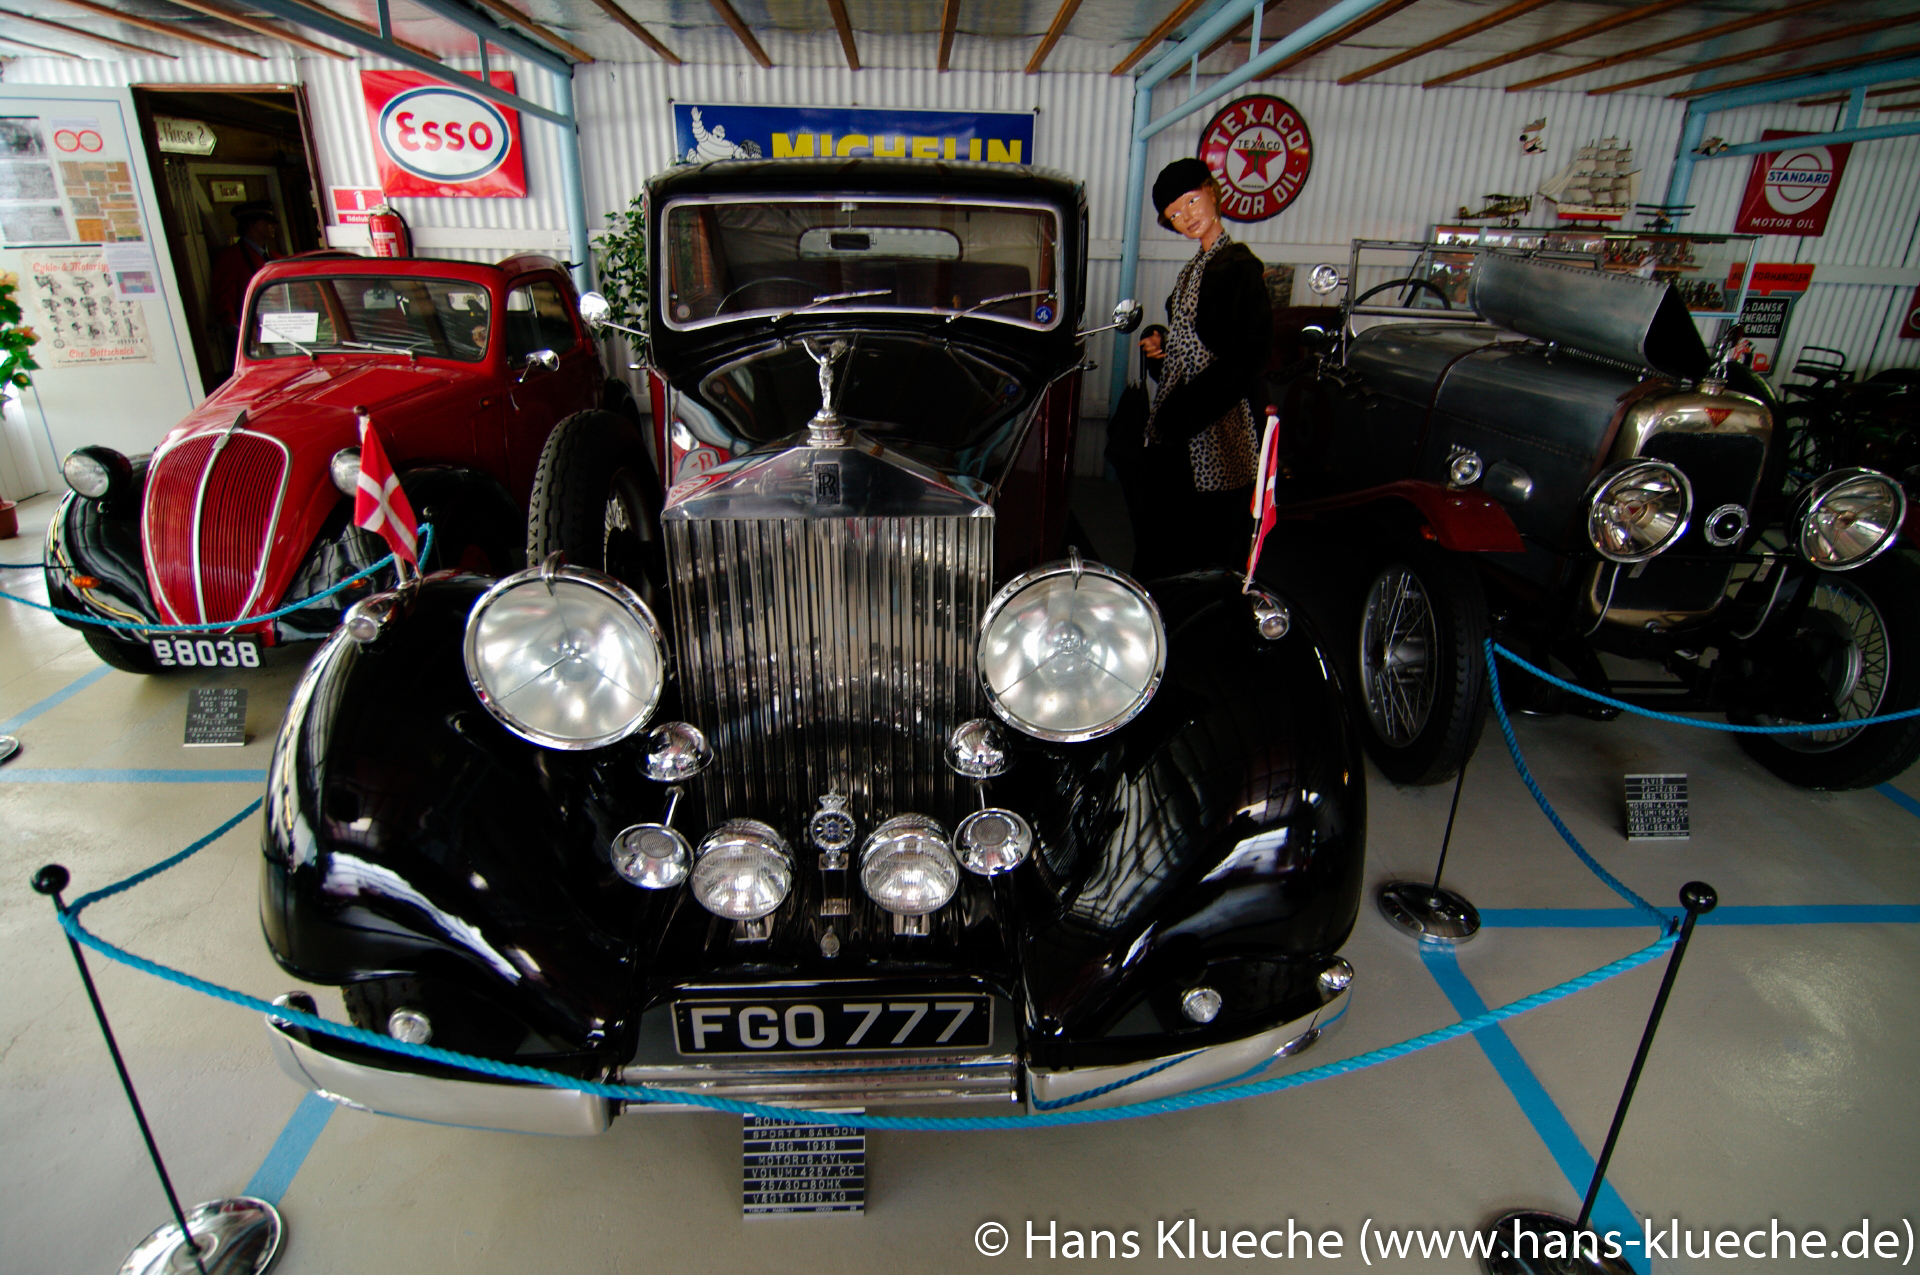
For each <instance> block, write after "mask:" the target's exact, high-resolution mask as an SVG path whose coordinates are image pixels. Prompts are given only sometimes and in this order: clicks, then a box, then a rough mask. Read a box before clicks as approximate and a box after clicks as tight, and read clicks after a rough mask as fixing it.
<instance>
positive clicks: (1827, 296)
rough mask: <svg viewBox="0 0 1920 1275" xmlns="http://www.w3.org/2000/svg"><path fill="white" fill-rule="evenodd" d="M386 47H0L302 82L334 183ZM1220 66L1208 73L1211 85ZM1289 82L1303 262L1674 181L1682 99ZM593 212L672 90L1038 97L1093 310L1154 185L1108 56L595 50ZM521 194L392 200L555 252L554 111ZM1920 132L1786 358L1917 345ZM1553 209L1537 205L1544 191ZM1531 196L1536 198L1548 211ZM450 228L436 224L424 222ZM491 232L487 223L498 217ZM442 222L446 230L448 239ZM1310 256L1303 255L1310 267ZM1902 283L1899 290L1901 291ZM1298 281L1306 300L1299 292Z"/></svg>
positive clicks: (639, 165)
mask: <svg viewBox="0 0 1920 1275" xmlns="http://www.w3.org/2000/svg"><path fill="white" fill-rule="evenodd" d="M380 65H383V64H382V63H381V62H379V61H378V60H377V59H372V58H366V57H363V58H360V59H359V60H357V61H356V62H352V63H347V62H339V61H334V60H331V59H316V58H306V57H301V58H297V59H295V58H276V59H274V60H272V61H270V62H264V63H259V62H250V61H242V60H239V59H234V58H227V57H219V56H208V57H197V56H195V57H186V58H182V59H181V60H180V61H178V62H162V61H159V60H145V61H127V62H105V61H64V60H55V59H34V58H22V59H18V60H17V61H14V62H13V63H11V64H9V66H8V68H7V79H8V80H9V81H11V82H16V83H18V82H33V83H55V84H94V85H100V84H115V83H144V84H161V83H169V82H173V83H201V84H206V83H276V82H284V83H291V82H304V83H305V84H306V85H307V90H308V99H309V103H310V105H311V108H312V110H313V114H314V120H315V128H316V134H317V138H316V140H317V144H318V147H319V151H320V162H321V165H322V174H321V180H322V182H323V183H324V184H326V185H343V186H344V185H374V184H377V175H376V174H377V169H376V167H375V162H374V156H373V150H372V145H371V139H370V137H369V134H368V129H367V125H366V113H365V108H364V106H363V105H362V99H361V94H360V91H359V79H358V75H357V71H358V70H359V68H360V67H362V66H366V67H375V66H380ZM495 65H496V67H498V68H500V69H512V70H515V71H516V72H517V73H518V75H519V77H520V79H519V88H520V91H521V93H522V94H524V95H526V96H527V97H529V98H531V99H532V100H534V101H539V102H551V101H552V93H551V85H550V82H549V79H548V77H547V75H546V74H545V73H544V72H542V71H540V70H539V69H538V68H532V67H528V66H525V65H516V64H515V63H514V61H513V60H511V59H502V60H500V61H498V62H496V63H495ZM1210 82H1212V81H1211V80H1210V79H1209V78H1202V79H1201V80H1200V82H1199V83H1200V87H1201V88H1202V89H1203V90H1204V89H1205V88H1206V86H1207V85H1208V84H1209V83H1210ZM1188 91H1189V86H1188V81H1187V79H1186V77H1184V76H1179V77H1176V78H1175V79H1173V80H1171V81H1169V82H1168V83H1166V84H1165V85H1163V86H1161V88H1160V89H1159V90H1158V91H1157V92H1156V94H1155V101H1154V111H1155V114H1156V115H1158V114H1160V113H1163V112H1165V111H1167V110H1169V109H1171V108H1172V107H1173V106H1175V105H1176V104H1177V103H1178V102H1180V101H1182V100H1184V99H1185V98H1186V96H1187V94H1188ZM1245 91H1258V92H1265V93H1273V94H1276V95H1278V96H1281V97H1284V98H1286V99H1287V100H1288V101H1290V102H1292V103H1293V105H1294V106H1295V107H1297V108H1299V110H1300V111H1301V112H1302V114H1303V115H1304V117H1305V118H1306V120H1307V122H1308V125H1309V127H1310V128H1311V129H1312V132H1313V139H1314V168H1313V174H1312V176H1311V178H1310V179H1309V181H1308V183H1307V186H1306V188H1305V189H1304V190H1303V191H1302V193H1301V195H1300V197H1299V198H1298V199H1297V200H1296V201H1295V202H1294V204H1293V206H1292V207H1290V208H1289V209H1288V210H1287V211H1286V212H1285V213H1283V214H1281V215H1280V216H1279V217H1277V218H1274V219H1273V220H1271V221H1267V222H1263V223H1257V224H1252V225H1244V226H1238V225H1237V226H1235V227H1234V233H1235V235H1236V236H1237V237H1239V238H1241V239H1243V240H1244V241H1246V242H1247V243H1249V244H1251V245H1252V246H1253V248H1254V250H1255V251H1256V252H1257V253H1259V254H1260V255H1261V256H1262V257H1263V258H1264V259H1266V260H1268V261H1290V262H1294V263H1297V264H1302V265H1304V264H1307V263H1311V262H1314V261H1322V260H1340V259H1344V257H1345V255H1346V243H1347V241H1348V240H1350V239H1352V238H1355V237H1357V236H1363V237H1369V238H1405V237H1416V238H1418V237H1424V236H1425V234H1426V233H1427V230H1428V228H1429V227H1430V226H1431V225H1433V224H1434V223H1435V222H1437V221H1446V220H1450V219H1451V215H1452V213H1453V211H1454V210H1455V209H1456V208H1457V207H1459V206H1460V205H1462V204H1465V205H1467V206H1469V207H1478V206H1479V203H1480V199H1481V197H1482V196H1483V195H1485V194H1488V193H1491V192H1496V191H1497V192H1508V193H1519V194H1525V193H1530V192H1532V191H1533V190H1535V189H1536V188H1537V187H1538V186H1539V185H1540V183H1541V182H1542V181H1544V180H1545V179H1546V178H1547V177H1548V176H1550V175H1551V174H1552V173H1554V172H1556V171H1557V170H1558V169H1559V168H1560V167H1561V166H1562V165H1563V164H1565V163H1566V162H1567V159H1568V157H1569V156H1570V155H1571V154H1572V152H1573V150H1574V149H1576V148H1577V147H1579V146H1580V145H1582V144H1584V143H1586V142H1587V141H1588V140H1589V139H1592V138H1597V137H1603V136H1617V137H1620V138H1621V139H1622V140H1624V141H1627V142H1629V143H1631V144H1632V145H1633V147H1634V149H1635V152H1636V155H1637V158H1638V159H1639V161H1640V162H1641V164H1642V165H1643V170H1642V177H1641V186H1640V191H1641V196H1640V197H1641V198H1642V199H1643V200H1647V201H1656V200H1658V199H1660V198H1662V197H1663V196H1664V193H1665V191H1666V187H1667V180H1668V175H1669V170H1670V168H1671V165H1672V156H1673V152H1674V148H1675V146H1676V145H1677V143H1678V140H1679V136H1680V128H1681V121H1682V116H1683V109H1684V108H1683V106H1682V104H1681V103H1678V102H1673V101H1669V100H1668V99H1666V98H1665V97H1656V96H1643V95H1635V94H1626V93H1622V94H1613V95H1609V96H1606V97H1589V96H1587V95H1586V94H1584V93H1563V92H1554V91H1550V90H1543V91H1535V92H1529V93H1506V92H1504V91H1502V90H1500V89H1494V88H1486V89H1481V88H1444V89H1437V90H1432V91H1423V90H1421V89H1418V88H1415V87H1411V86H1406V85H1384V84H1364V85H1357V86H1352V87H1347V88H1342V87H1340V86H1338V85H1335V84H1332V83H1329V82H1325V81H1319V80H1294V79H1280V80H1271V81H1266V82H1263V83H1261V84H1258V85H1255V86H1253V87H1252V88H1251V89H1250V90H1245ZM575 95H576V102H577V106H578V110H579V115H580V124H581V145H582V150H583V167H584V171H585V179H586V182H585V184H586V197H587V212H588V224H589V225H590V226H591V227H593V228H595V229H598V228H599V227H601V226H603V225H604V224H605V218H606V214H607V212H609V211H611V210H613V209H616V208H619V207H622V206H624V205H625V204H626V202H627V201H628V200H629V199H630V198H631V197H632V195H633V194H634V192H635V191H637V190H638V189H639V188H640V185H641V183H642V181H643V180H644V179H645V178H646V176H647V175H649V174H651V173H653V172H656V171H658V170H659V169H661V168H663V167H665V166H666V165H667V164H668V163H670V162H671V161H672V153H671V152H672V123H671V103H672V102H674V101H676V100H678V101H696V102H700V101H704V102H736V103H755V104H779V103H809V104H823V105H840V106H900V107H931V108H941V107H949V108H964V109H987V110H1034V109H1037V110H1038V112H1039V116H1038V119H1037V121H1036V127H1035V148H1036V152H1037V157H1038V158H1039V160H1040V161H1041V162H1042V163H1044V164H1046V165H1047V166H1049V167H1052V168H1057V169H1061V170H1064V171H1066V172H1069V173H1072V174H1074V175H1075V176H1077V177H1079V178H1081V179H1082V180H1084V181H1085V182H1086V183H1087V190H1088V203H1089V211H1090V214H1091V229H1092V234H1093V238H1094V251H1093V257H1094V265H1093V269H1092V274H1091V278H1090V287H1089V295H1088V299H1087V305H1088V313H1089V314H1101V313H1104V312H1105V311H1106V310H1108V309H1109V308H1110V307H1111V306H1112V304H1113V302H1114V301H1115V300H1116V299H1117V298H1116V297H1115V295H1114V293H1115V289H1116V286H1117V282H1118V276H1119V271H1118V261H1117V258H1118V256H1119V246H1120V238H1121V232H1122V225H1121V221H1122V214H1123V211H1124V209H1125V207H1126V204H1127V201H1128V200H1129V199H1140V200H1142V201H1144V198H1145V192H1144V191H1140V192H1133V191H1127V190H1124V189H1122V187H1123V186H1124V185H1125V180H1126V156H1127V130H1128V124H1129V121H1130V119H1131V116H1132V97H1133V86H1132V82H1131V81H1130V80H1129V79H1127V78H1124V77H1119V78H1116V77H1114V76H1110V75H1105V74H1083V73H1073V74H1044V75H1038V76H1026V75H1018V74H1008V73H1005V72H1002V71H986V70H955V71H950V72H947V73H945V74H940V73H937V72H934V71H930V70H907V69H883V68H871V69H868V70H865V71H860V72H852V71H848V70H847V69H845V68H844V67H834V66H819V67H799V66H793V67H785V66H783V67H776V68H775V69H773V70H771V71H764V70H760V69H759V68H756V67H738V66H727V65H720V64H715V63H703V64H695V65H688V66H681V67H670V66H666V65H664V64H662V63H660V62H657V61H647V62H636V63H620V62H600V63H595V64H593V65H591V66H583V67H580V68H579V69H578V72H577V75H576V81H575ZM1212 109H1213V108H1211V107H1210V108H1209V109H1208V110H1207V111H1204V112H1202V113H1200V114H1197V115H1195V116H1192V117H1190V118H1188V119H1186V120H1183V121H1181V122H1180V123H1178V124H1175V125H1174V126H1172V127H1171V128H1169V129H1167V130H1166V131H1165V132H1163V133H1161V134H1160V135H1159V136H1157V137H1156V138H1155V139H1154V141H1153V143H1152V144H1151V146H1150V147H1149V160H1148V172H1149V174H1151V173H1153V172H1157V171H1158V169H1159V168H1160V166H1161V165H1163V164H1165V163H1166V162H1168V161H1169V160H1171V159H1173V158H1175V157H1177V156H1180V155H1188V154H1192V153H1193V152H1194V150H1195V147H1196V143H1197V139H1198V138H1199V135H1200V131H1201V128H1202V127H1203V125H1204V124H1205V122H1206V120H1207V118H1208V116H1209V115H1210V114H1211V110H1212ZM1837 109H1838V108H1835V107H1821V108H1801V107H1795V106H1793V105H1791V104H1787V105H1776V106H1769V107H1759V108H1753V109H1750V110H1745V111H1740V112H1733V113H1728V114H1725V115H1720V116H1716V117H1714V120H1713V131H1715V132H1718V133H1721V134H1723V135H1725V136H1728V137H1730V138H1737V139H1745V138H1752V137H1758V136H1759V130H1760V129H1761V128H1763V127H1773V128H1787V129H1795V130H1813V129H1820V128H1827V127H1832V126H1833V124H1834V123H1835V121H1836V119H1837V113H1836V112H1837ZM1541 117H1545V118H1546V120H1547V132H1546V136H1547V143H1548V150H1547V152H1546V153H1545V154H1543V155H1525V154H1522V152H1521V150H1520V146H1519V142H1518V135H1519V133H1520V130H1521V128H1522V126H1524V125H1526V124H1527V123H1530V122H1531V121H1533V120H1535V119H1539V118H1541ZM523 127H524V135H525V137H526V153H527V177H528V198H527V199H525V200H502V199H491V200H457V199H448V200H406V201H401V203H400V207H401V209H402V211H403V212H405V213H406V215H407V216H408V219H409V221H410V222H412V224H413V225H414V226H415V227H416V228H418V230H419V231H421V232H422V233H421V235H420V238H421V240H422V243H423V245H424V246H427V247H429V249H430V250H431V251H434V252H436V253H439V254H443V255H450V256H463V257H469V258H474V259H490V258H494V257H497V256H499V255H501V254H502V253H504V252H507V251H512V250H523V249H529V248H540V249H544V250H548V251H563V250H564V246H565V242H566V240H565V226H566V216H565V206H564V202H563V199H562V195H561V192H560V187H559V162H558V150H557V147H555V146H554V145H553V143H552V140H551V126H549V125H547V124H545V123H543V122H542V121H539V120H534V119H525V120H523ZM1747 171H1748V161H1746V160H1744V159H1726V160H1717V161H1711V162H1704V163H1701V164H1700V165H1698V166H1697V167H1696V169H1695V170H1694V180H1693V192H1692V199H1693V201H1694V202H1695V203H1696V204H1697V205H1698V211H1697V212H1696V213H1695V214H1694V216H1693V217H1692V218H1691V219H1690V221H1689V223H1688V224H1689V227H1690V228H1692V229H1698V230H1712V229H1721V228H1725V227H1728V226H1730V225H1731V223H1732V218H1733V214H1734V210H1735V208H1736V206H1737V204H1738V199H1739V194H1740V190H1741V188H1742V187H1743V186H1744V184H1745V182H1746V174H1747ZM1917 175H1920V138H1905V139H1900V140H1897V141H1883V142H1873V143H1867V144H1863V145H1860V146H1857V147H1855V149H1854V151H1853V155H1852V157H1851V160H1850V163H1849V167H1848V170H1847V174H1846V177H1845V185H1844V186H1843V188H1842V191H1841V197H1840V199H1839V201H1838V203H1837V205H1836V207H1835V211H1834V215H1833V219H1832V222H1831V223H1830V225H1829V228H1828V232H1827V234H1826V236H1825V237H1824V238H1822V239H1810V240H1801V239H1791V238H1770V239H1768V240H1766V241H1764V242H1763V244H1762V245H1761V249H1760V251H1759V253H1758V258H1759V259H1762V260H1771V261H1797V260H1804V261H1813V262H1815V263H1817V264H1818V265H1820V266H1824V267H1827V268H1829V270H1832V269H1836V268H1846V269H1847V270H1849V271H1850V272H1851V273H1850V275H1849V276H1848V277H1850V278H1862V279H1863V280H1865V281H1862V282H1848V283H1836V282H1822V281H1821V276H1820V274H1819V272H1818V271H1816V275H1815V280H1816V282H1815V284H1814V288H1813V291H1812V293H1811V294H1810V295H1809V296H1808V297H1807V298H1806V299H1805V300H1804V301H1803V302H1802V303H1801V305H1800V307H1799V310H1798V312H1797V313H1796V314H1795V317H1794V322H1793V328H1792V330H1791V331H1790V333H1789V342H1788V346H1789V348H1788V351H1787V355H1788V359H1789V360H1790V359H1791V358H1792V355H1793V353H1794V352H1795V351H1797V350H1798V349H1799V348H1800V347H1801V346H1802V345H1805V344H1817V345H1837V346H1840V347H1842V348H1845V349H1847V350H1848V352H1849V354H1850V355H1851V356H1852V357H1853V359H1854V361H1855V362H1856V363H1858V364H1860V365H1862V366H1863V367H1866V368H1868V369H1869V370H1871V369H1873V368H1878V367H1882V366H1891V365H1896V364H1899V363H1902V362H1905V363H1912V362H1914V361H1915V358H1916V355H1920V349H1915V348H1914V347H1915V345H1916V343H1914V342H1902V341H1899V340H1897V339H1895V337H1894V336H1893V333H1894V331H1895V329H1896V328H1897V327H1898V311H1899V308H1900V307H1899V306H1898V304H1897V302H1898V301H1899V300H1900V299H1901V297H1903V296H1904V295H1905V294H1906V293H1907V292H1910V291H1911V285H1905V286H1894V285H1892V284H1890V283H1887V282H1876V281H1872V280H1871V279H1869V278H1867V276H1868V275H1870V272H1871V269H1872V268H1881V269H1907V270H1911V269H1914V268H1916V267H1920V235H1917V233H1916V231H1917V230H1920V180H1917V179H1916V178H1917ZM1543 211H1544V210H1543ZM1538 216H1539V214H1537V213H1536V215H1535V218H1533V219H1532V220H1537V219H1538ZM436 231H439V232H442V233H441V234H439V235H436V234H435V233H434V232H436ZM488 232H493V233H492V234H489V233H488ZM1143 238H1144V245H1143V253H1142V256H1143V260H1142V262H1141V270H1140V276H1139V283H1138V287H1137V289H1136V291H1137V293H1138V295H1139V296H1140V298H1141V300H1142V301H1144V302H1145V303H1146V304H1147V307H1148V312H1149V315H1150V316H1151V317H1153V318H1158V317H1160V316H1161V312H1162V309H1163V303H1164V300H1165V297H1166V295H1167V293H1168V292H1169V291H1170V290H1171V288H1172V285H1173V281H1174V277H1175V275H1176V274H1177V273H1178V271H1179V267H1180V264H1181V262H1183V261H1184V260H1185V259H1186V258H1187V257H1188V256H1189V255H1190V254H1189V251H1188V249H1187V247H1186V245H1185V243H1184V242H1183V241H1181V240H1179V239H1177V238H1175V237H1174V236H1172V235H1171V234H1169V233H1167V232H1165V231H1163V230H1160V229H1159V228H1158V227H1157V226H1155V225H1154V224H1153V222H1152V220H1151V217H1149V218H1148V219H1147V221H1146V225H1145V227H1144V230H1143ZM436 240H437V242H436ZM1302 274H1304V272H1302ZM1896 294H1898V295H1896ZM1296 299H1297V300H1302V301H1304V300H1307V299H1309V298H1308V297H1307V296H1306V295H1305V294H1304V291H1301V292H1298V293H1297V295H1296ZM1106 389H1107V378H1106V377H1105V376H1091V377H1089V378H1088V381H1087V390H1088V395H1087V411H1088V413H1089V415H1092V416H1096V417H1098V416H1103V415H1104V414H1105V411H1106V402H1105V396H1106ZM1097 452H1098V439H1097V437H1096V438H1089V439H1088V440H1087V442H1086V445H1083V448H1082V453H1083V461H1082V463H1083V467H1084V466H1089V465H1094V464H1096V463H1097V462H1096V461H1094V460H1089V459H1088V456H1089V455H1092V456H1096V457H1097Z"/></svg>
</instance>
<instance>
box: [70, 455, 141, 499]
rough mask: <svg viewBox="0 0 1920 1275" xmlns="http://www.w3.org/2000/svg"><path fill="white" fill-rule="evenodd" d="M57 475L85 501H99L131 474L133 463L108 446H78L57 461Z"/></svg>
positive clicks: (127, 480) (126, 480)
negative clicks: (58, 469)
mask: <svg viewBox="0 0 1920 1275" xmlns="http://www.w3.org/2000/svg"><path fill="white" fill-rule="evenodd" d="M60 476H61V477H62V478H65V479H66V480H67V486H69V487H71V488H73V490H74V492H75V493H76V494H78V495H79V496H81V497H82V498H83V499H86V500H99V499H100V498H101V497H103V496H105V495H107V494H108V493H110V492H112V491H113V490H114V489H115V488H116V487H120V486H123V485H124V484H125V483H127V482H129V481H131V479H132V477H133V463H132V462H131V461H129V460H128V459H127V458H126V457H125V456H122V455H121V454H120V453H119V452H116V451H114V450H113V449H112V448H111V447H81V448H78V449H76V450H74V451H71V452H68V453H67V458H66V459H65V460H63V461H61V462H60Z"/></svg>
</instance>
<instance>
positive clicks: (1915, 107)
mask: <svg viewBox="0 0 1920 1275" xmlns="http://www.w3.org/2000/svg"><path fill="white" fill-rule="evenodd" d="M1873 109H1874V110H1876V111H1920V101H1915V102H1889V103H1887V104H1886V105H1885V106H1876V107H1874V108H1873Z"/></svg>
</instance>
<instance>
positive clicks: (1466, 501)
mask: <svg viewBox="0 0 1920 1275" xmlns="http://www.w3.org/2000/svg"><path fill="white" fill-rule="evenodd" d="M1387 501H1404V502H1405V503H1407V504H1410V505H1412V506H1413V507H1414V508H1415V509H1417V510H1419V511H1420V516H1421V517H1422V518H1424V519H1426V522H1427V525H1428V526H1429V527H1431V528H1432V529H1433V538H1434V540H1435V541H1437V542H1438V543H1439V545H1440V547H1441V548H1442V549H1451V550H1454V551H1455V552H1458V553H1523V552H1525V550H1526V547H1527V546H1526V544H1525V542H1523V541H1522V540H1521V539H1520V531H1519V529H1518V528H1517V527H1515V526H1514V525H1513V519H1512V518H1511V517H1509V516H1508V514H1507V511H1506V510H1505V509H1503V508H1501V506H1500V502H1499V501H1497V500H1495V499H1494V498H1493V497H1491V496H1488V495H1486V494H1485V493H1483V492H1477V491H1454V490H1452V489H1450V488H1446V487H1442V486H1440V485H1439V484H1437V483H1424V482H1419V481H1416V480H1414V479H1411V478H1404V479H1401V480H1400V481H1399V482H1391V483H1383V484H1382V485H1380V486H1378V487H1368V488H1365V489H1363V490H1361V491H1350V492H1347V493H1345V494H1343V495H1339V496H1327V497H1324V498H1323V499H1320V500H1309V501H1304V502H1302V503H1300V504H1297V505H1282V506H1280V508H1279V509H1278V510H1277V513H1278V514H1279V516H1280V517H1282V518H1317V517H1320V516H1321V515H1323V514H1329V513H1336V512H1344V511H1347V510H1353V509H1360V508H1363V507H1365V506H1367V505H1375V504H1381V503H1384V502H1387Z"/></svg>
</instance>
